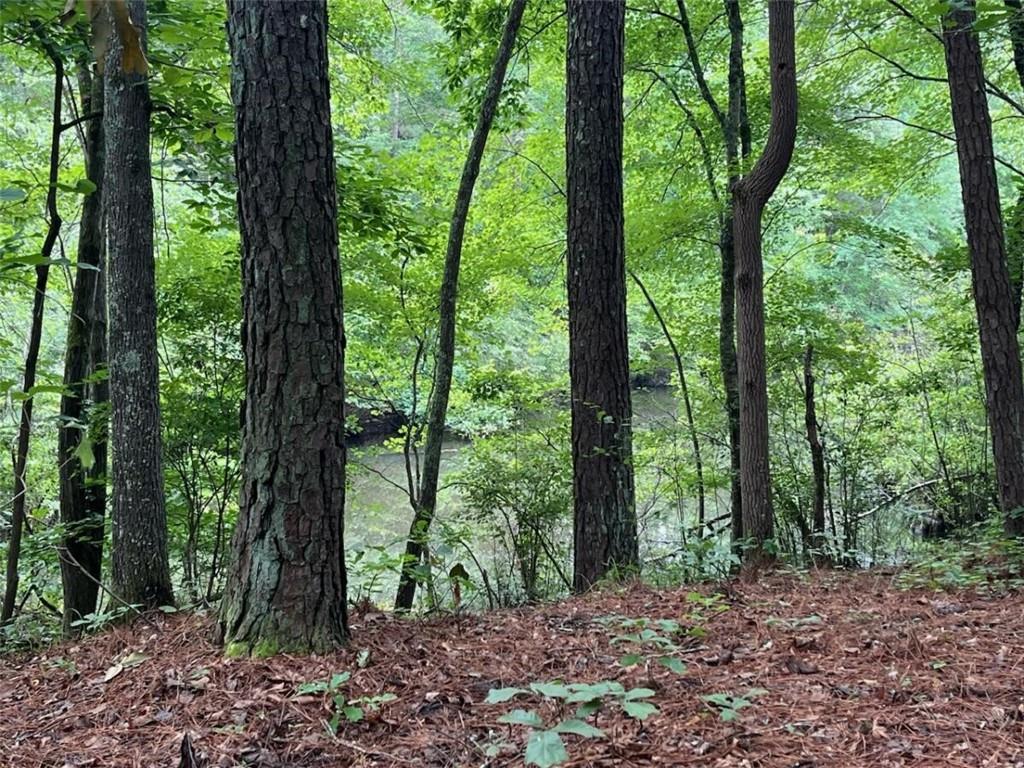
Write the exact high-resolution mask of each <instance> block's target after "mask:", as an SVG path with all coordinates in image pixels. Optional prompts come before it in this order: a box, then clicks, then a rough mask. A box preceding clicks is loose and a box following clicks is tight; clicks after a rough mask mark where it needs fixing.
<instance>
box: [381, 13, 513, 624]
mask: <svg viewBox="0 0 1024 768" xmlns="http://www.w3.org/2000/svg"><path fill="white" fill-rule="evenodd" d="M525 7H526V0H512V3H511V5H510V6H509V9H508V16H507V17H506V19H505V27H504V31H503V32H502V35H501V42H500V43H499V45H498V51H497V53H496V54H495V57H494V66H493V67H492V69H491V74H490V77H489V79H488V81H487V90H486V91H485V92H484V99H483V103H482V104H481V106H480V114H479V116H478V117H477V123H476V127H475V129H474V131H473V138H472V139H471V140H470V143H469V152H468V153H467V155H466V162H465V164H464V165H463V167H462V177H461V179H460V180H459V189H458V192H457V193H456V196H455V208H454V210H453V211H452V219H451V224H450V226H449V228H448V247H447V249H446V251H445V258H444V273H443V275H442V277H441V291H440V298H439V301H438V330H437V349H436V354H435V361H434V380H433V388H432V390H431V395H430V402H429V403H428V405H427V425H426V426H427V440H426V445H425V446H424V449H423V473H422V475H421V477H420V484H419V489H418V492H417V498H416V500H415V506H416V509H415V514H414V516H413V522H412V525H411V526H410V528H409V538H408V540H407V542H406V546H405V559H404V563H403V567H402V573H401V577H400V579H399V585H398V593H397V595H396V596H395V608H396V610H403V611H407V610H409V609H410V608H412V604H413V600H414V598H415V596H416V566H417V565H418V564H419V562H420V558H421V557H422V555H423V546H424V543H425V542H424V540H425V537H426V535H427V531H428V530H429V528H430V523H431V521H432V520H433V519H434V510H435V507H436V506H437V486H438V480H439V477H440V472H441V447H442V443H443V441H444V427H445V421H446V418H447V415H448V396H449V394H450V392H451V387H452V372H453V370H454V367H455V324H456V300H457V298H458V288H459V268H460V265H461V263H462V242H463V238H464V236H465V232H466V221H467V219H468V218H469V206H470V203H471V202H472V200H473V188H474V187H475V186H476V180H477V177H478V176H479V175H480V161H481V160H482V159H483V154H484V148H485V147H486V145H487V137H488V136H489V135H490V132H491V126H492V125H493V123H494V115H495V113H496V112H497V110H498V100H499V98H500V97H501V90H502V87H503V86H504V83H505V72H506V70H507V69H508V63H509V61H510V60H511V58H512V54H513V52H514V49H515V42H516V35H517V34H518V33H519V25H520V23H521V22H522V19H523V10H524V9H525Z"/></svg>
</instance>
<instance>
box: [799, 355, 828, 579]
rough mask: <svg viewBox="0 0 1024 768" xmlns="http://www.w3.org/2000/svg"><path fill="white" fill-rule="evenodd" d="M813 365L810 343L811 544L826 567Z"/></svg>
mask: <svg viewBox="0 0 1024 768" xmlns="http://www.w3.org/2000/svg"><path fill="white" fill-rule="evenodd" d="M813 362H814V347H813V346H812V345H810V344H808V345H807V349H805V350H804V426H805V427H806V429H807V445H808V446H810V449H811V471H812V475H813V477H814V497H813V500H812V505H811V509H812V515H811V537H810V542H811V548H812V549H813V550H814V562H815V564H816V565H818V566H819V567H823V566H826V565H828V564H829V556H828V552H827V550H826V542H825V449H824V447H823V446H822V444H821V436H820V435H819V434H818V412H817V404H816V403H815V400H814V369H813Z"/></svg>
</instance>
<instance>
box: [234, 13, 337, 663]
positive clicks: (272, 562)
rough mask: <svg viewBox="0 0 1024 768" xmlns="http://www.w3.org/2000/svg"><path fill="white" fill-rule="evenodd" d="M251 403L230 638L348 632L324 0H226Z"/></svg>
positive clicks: (252, 644)
mask: <svg viewBox="0 0 1024 768" xmlns="http://www.w3.org/2000/svg"><path fill="white" fill-rule="evenodd" d="M228 38H229V41H230V47H231V71H232V75H231V93H232V100H233V102H234V106H235V135H236V144H235V167H236V173H237V179H238V220H239V227H240V230H241V235H242V309H243V321H242V322H243V327H242V345H243V350H244V356H245V370H246V383H245V412H244V424H243V434H242V491H241V504H240V508H239V514H238V523H237V526H236V528H235V533H234V539H233V543H232V544H233V552H234V565H233V568H232V569H231V572H230V574H229V577H228V584H227V589H226V592H225V595H224V601H223V605H222V607H221V625H220V632H221V638H222V640H223V641H224V642H225V643H226V644H227V650H228V653H229V654H246V653H252V654H255V655H269V654H272V653H276V652H279V651H295V652H310V651H317V652H319V651H326V650H328V649H330V648H332V647H335V646H338V645H339V644H342V643H344V642H345V641H346V639H347V634H348V615H347V605H346V580H345V552H344V510H345V458H346V457H345V443H344V426H345V424H344V413H343V410H344V354H345V336H344V328H343V325H342V293H341V270H340V262H339V257H338V229H337V200H336V190H335V185H336V180H335V166H334V146H333V141H334V140H333V134H332V131H331V113H330V104H331V102H330V90H329V82H328V64H327V7H326V3H325V2H324V0H301V1H299V0H296V1H295V2H289V3H267V2H263V1H262V0H230V2H229V3H228Z"/></svg>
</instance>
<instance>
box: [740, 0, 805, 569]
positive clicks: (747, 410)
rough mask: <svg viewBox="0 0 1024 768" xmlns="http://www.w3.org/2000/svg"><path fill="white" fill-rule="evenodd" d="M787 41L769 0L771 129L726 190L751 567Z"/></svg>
mask: <svg viewBox="0 0 1024 768" xmlns="http://www.w3.org/2000/svg"><path fill="white" fill-rule="evenodd" d="M794 37H795V30H794V19H793V0H770V2H769V3H768V50H769V60H770V64H769V66H770V69H771V127H770V128H769V131H768V140H767V143H766V146H765V149H764V152H763V153H762V155H761V157H760V158H759V159H758V161H757V163H756V164H755V165H754V167H753V168H752V169H751V170H750V173H748V174H747V175H746V176H744V177H743V178H742V179H740V180H739V181H737V182H736V184H735V185H734V186H733V207H734V215H735V219H734V224H733V231H734V234H733V237H734V240H735V248H736V305H737V316H738V322H737V347H736V353H737V363H738V371H739V385H740V471H741V485H742V489H743V533H744V536H745V538H746V539H747V540H748V541H750V542H751V544H752V546H751V548H750V549H749V550H748V551H747V552H746V553H745V558H746V561H747V564H748V565H749V566H752V567H756V566H758V565H760V564H763V563H764V562H766V561H768V560H770V559H771V556H770V555H769V553H768V552H767V550H766V549H765V543H766V542H767V541H768V540H770V539H771V538H772V537H773V535H774V528H775V524H774V514H773V510H772V496H771V476H770V467H769V455H768V388H767V378H766V373H765V342H764V264H763V261H762V256H761V216H762V214H763V212H764V207H765V205H766V204H767V203H768V201H769V200H770V199H771V196H772V194H773V193H774V192H775V189H776V188H777V187H778V185H779V183H780V182H781V181H782V178H783V176H785V174H786V170H787V169H788V168H789V162H790V159H791V158H792V155H793V147H794V144H795V141H796V126H797V90H796V67H795V45H794Z"/></svg>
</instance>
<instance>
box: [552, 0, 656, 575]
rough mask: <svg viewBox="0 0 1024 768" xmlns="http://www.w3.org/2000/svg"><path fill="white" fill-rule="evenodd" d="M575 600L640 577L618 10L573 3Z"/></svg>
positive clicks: (569, 156) (569, 96)
mask: <svg viewBox="0 0 1024 768" xmlns="http://www.w3.org/2000/svg"><path fill="white" fill-rule="evenodd" d="M567 9H568V35H569V39H568V50H567V78H566V125H565V132H566V177H567V183H568V187H567V195H566V197H567V203H568V284H569V376H570V384H571V396H572V457H573V495H574V520H575V523H574V528H573V534H574V535H573V544H574V553H575V556H574V569H573V588H574V589H575V590H576V591H578V592H582V591H584V590H586V589H589V588H590V587H591V586H592V585H593V584H594V583H595V582H597V581H598V580H599V579H601V578H602V577H604V576H605V575H606V574H608V573H609V572H610V571H628V570H634V569H636V568H637V567H638V564H639V563H638V561H639V554H638V543H637V530H636V508H635V503H634V487H633V464H632V434H631V430H632V424H631V421H632V402H631V397H630V390H629V345H628V339H627V333H626V266H625V241H624V234H623V203H622V123H623V114H622V88H623V49H624V43H625V14H626V4H625V2H624V0H609V1H608V2H600V3H594V2H590V1H589V0H568V4H567Z"/></svg>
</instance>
